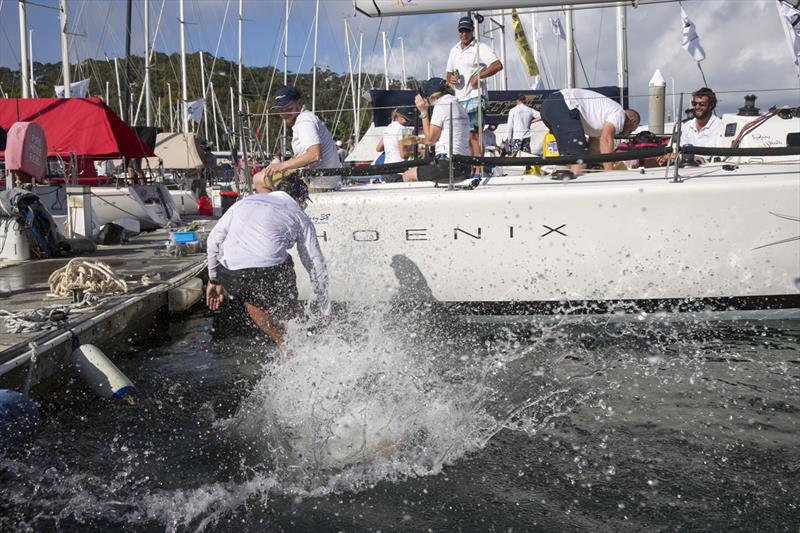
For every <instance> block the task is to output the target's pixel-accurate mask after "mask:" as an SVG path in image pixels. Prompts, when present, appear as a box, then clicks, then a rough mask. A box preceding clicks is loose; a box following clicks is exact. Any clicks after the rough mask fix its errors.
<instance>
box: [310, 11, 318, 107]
mask: <svg viewBox="0 0 800 533" xmlns="http://www.w3.org/2000/svg"><path fill="white" fill-rule="evenodd" d="M318 32H319V0H317V2H316V4H315V6H314V66H313V67H312V68H311V112H312V113H316V112H317V33H318Z"/></svg>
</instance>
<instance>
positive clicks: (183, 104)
mask: <svg viewBox="0 0 800 533" xmlns="http://www.w3.org/2000/svg"><path fill="white" fill-rule="evenodd" d="M128 1H129V2H130V0H128ZM240 1H241V0H240ZM178 5H179V15H180V23H181V110H182V111H183V113H182V116H183V130H182V131H183V133H189V110H188V109H187V107H186V103H187V102H188V101H189V95H188V90H187V88H186V20H184V18H183V0H180V3H179V4H178Z"/></svg>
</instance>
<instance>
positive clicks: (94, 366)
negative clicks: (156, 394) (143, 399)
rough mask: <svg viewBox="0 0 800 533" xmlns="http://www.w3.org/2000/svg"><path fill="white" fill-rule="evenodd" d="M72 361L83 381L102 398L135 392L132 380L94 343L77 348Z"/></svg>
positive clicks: (123, 395) (118, 396)
mask: <svg viewBox="0 0 800 533" xmlns="http://www.w3.org/2000/svg"><path fill="white" fill-rule="evenodd" d="M72 363H73V364H74V365H75V369H76V371H77V372H78V375H79V376H80V378H81V379H82V380H83V382H84V383H86V384H87V385H88V386H89V388H91V389H92V390H93V391H94V392H96V393H97V395H98V396H100V397H102V398H122V397H126V396H128V395H130V394H133V393H134V392H135V389H134V386H133V383H132V382H131V380H129V379H128V378H127V377H126V376H125V374H123V373H122V372H121V371H120V369H119V368H117V367H116V365H115V364H114V363H112V362H111V360H110V359H109V358H108V357H107V356H106V354H104V353H103V351H102V350H101V349H100V348H98V347H97V346H95V345H94V344H81V345H80V346H78V347H77V348H75V349H74V350H73V351H72Z"/></svg>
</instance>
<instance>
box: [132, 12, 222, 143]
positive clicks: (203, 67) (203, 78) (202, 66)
mask: <svg viewBox="0 0 800 533" xmlns="http://www.w3.org/2000/svg"><path fill="white" fill-rule="evenodd" d="M145 1H147V0H145ZM204 55H205V54H204V53H203V51H202V50H200V83H202V84H203V133H204V134H205V137H204V138H205V140H206V141H207V140H208V115H207V114H206V64H205V61H203V56H204Z"/></svg>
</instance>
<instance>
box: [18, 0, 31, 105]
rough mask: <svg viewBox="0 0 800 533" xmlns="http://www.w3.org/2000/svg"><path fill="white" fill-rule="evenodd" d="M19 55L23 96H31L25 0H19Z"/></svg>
mask: <svg viewBox="0 0 800 533" xmlns="http://www.w3.org/2000/svg"><path fill="white" fill-rule="evenodd" d="M18 6H19V55H20V61H19V64H20V68H21V69H22V79H21V80H20V81H21V82H22V97H23V98H30V97H31V93H30V77H31V74H30V73H29V72H28V23H27V20H26V17H25V0H19V3H18Z"/></svg>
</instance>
